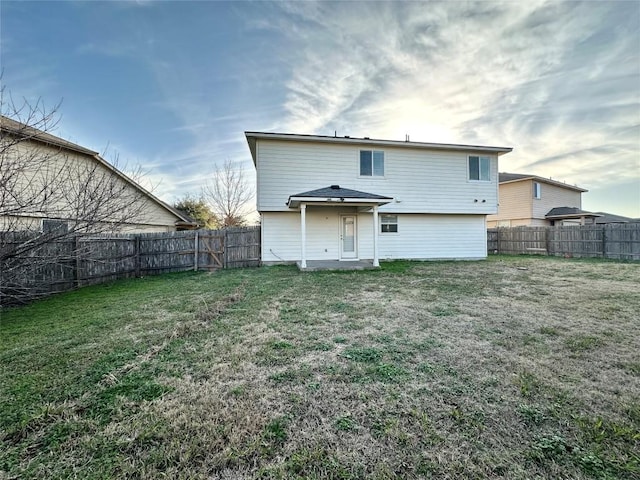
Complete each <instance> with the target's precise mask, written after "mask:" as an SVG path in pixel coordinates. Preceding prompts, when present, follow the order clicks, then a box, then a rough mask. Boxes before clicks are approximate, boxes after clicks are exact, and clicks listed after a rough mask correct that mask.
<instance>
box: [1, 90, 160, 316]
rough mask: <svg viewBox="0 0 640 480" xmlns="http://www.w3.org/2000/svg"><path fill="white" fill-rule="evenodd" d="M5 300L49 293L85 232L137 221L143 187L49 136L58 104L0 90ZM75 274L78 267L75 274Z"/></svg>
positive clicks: (90, 154)
mask: <svg viewBox="0 0 640 480" xmlns="http://www.w3.org/2000/svg"><path fill="white" fill-rule="evenodd" d="M0 106H1V114H2V115H1V116H0V134H1V137H0V305H6V304H10V303H15V302H17V301H20V300H29V299H32V298H35V297H37V296H40V295H43V294H46V293H48V292H50V291H51V289H52V286H51V285H50V284H48V283H47V282H48V281H49V277H50V276H51V275H49V273H50V272H51V271H53V270H56V269H58V270H60V269H71V266H72V264H73V263H74V262H75V261H76V260H75V259H76V258H77V256H78V255H80V254H81V252H79V251H78V250H79V249H80V248H81V243H80V242H78V241H76V240H75V239H77V238H78V235H81V234H88V233H91V234H97V233H108V232H120V231H123V230H126V229H127V226H128V225H130V224H135V223H137V222H140V219H141V218H142V216H143V215H144V211H145V209H146V208H147V206H148V203H147V202H148V200H147V198H145V197H146V196H145V194H144V191H142V190H141V189H139V188H135V187H133V184H132V182H133V181H132V180H131V179H130V178H129V177H127V176H125V175H124V174H123V173H121V172H120V171H119V170H118V169H117V168H115V167H114V166H113V165H111V164H109V163H107V162H106V161H105V160H104V159H102V157H101V156H100V155H98V154H97V153H96V152H93V151H91V150H88V149H85V148H83V147H80V146H78V145H75V144H73V143H70V142H67V141H65V140H63V139H61V138H58V137H56V136H53V135H51V133H50V132H51V131H52V130H53V129H54V128H55V127H56V125H57V123H58V106H56V107H54V108H52V109H50V110H47V109H46V108H45V106H44V105H43V103H42V102H41V101H37V102H36V103H35V104H33V103H30V102H28V101H26V100H23V101H22V102H20V103H19V104H18V103H15V102H14V101H13V99H12V98H11V97H10V96H7V95H6V94H5V92H4V89H2V90H1V91H0ZM76 273H77V272H76Z"/></svg>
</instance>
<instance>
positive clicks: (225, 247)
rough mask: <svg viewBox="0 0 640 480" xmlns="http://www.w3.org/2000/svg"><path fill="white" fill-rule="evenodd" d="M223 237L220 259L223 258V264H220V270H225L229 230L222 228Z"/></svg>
mask: <svg viewBox="0 0 640 480" xmlns="http://www.w3.org/2000/svg"><path fill="white" fill-rule="evenodd" d="M223 231H224V236H223V237H222V258H223V262H222V268H227V252H228V249H227V243H228V241H229V235H228V234H229V229H228V227H227V228H224V229H223Z"/></svg>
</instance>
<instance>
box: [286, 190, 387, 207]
mask: <svg viewBox="0 0 640 480" xmlns="http://www.w3.org/2000/svg"><path fill="white" fill-rule="evenodd" d="M392 200H393V197H385V196H384V195H377V194H375V193H367V192H361V191H359V190H351V189H350V188H342V187H341V186H340V185H330V186H328V187H324V188H318V189H317V190H309V191H308V192H302V193H297V194H295V195H291V196H290V197H289V199H288V200H287V205H288V206H289V207H290V208H298V207H299V206H300V203H303V202H304V203H316V204H317V203H319V202H323V203H334V204H335V203H339V204H343V203H349V204H356V205H357V204H367V205H370V204H376V205H384V204H386V203H389V202H391V201H392Z"/></svg>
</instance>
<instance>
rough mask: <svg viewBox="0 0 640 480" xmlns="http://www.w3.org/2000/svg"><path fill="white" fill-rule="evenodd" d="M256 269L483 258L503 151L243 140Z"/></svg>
mask: <svg viewBox="0 0 640 480" xmlns="http://www.w3.org/2000/svg"><path fill="white" fill-rule="evenodd" d="M245 135H246V138H247V142H248V144H249V149H250V150H251V156H252V158H253V163H254V165H255V167H256V172H257V192H256V194H257V210H258V212H259V213H260V216H261V226H262V261H263V263H265V264H271V263H289V262H291V263H294V262H297V263H299V264H300V266H301V267H302V268H306V267H307V261H309V260H347V261H348V260H369V261H371V262H372V263H373V265H374V266H377V265H378V260H379V258H381V259H436V258H450V259H481V258H486V255H487V246H486V222H485V219H486V215H487V214H491V213H496V211H497V203H498V156H500V155H502V154H505V153H508V152H510V151H511V148H503V147H486V146H474V145H447V144H439V143H420V142H409V141H405V142H402V141H392V140H372V139H369V138H367V137H365V138H350V137H327V136H316V135H295V134H280V133H262V132H245Z"/></svg>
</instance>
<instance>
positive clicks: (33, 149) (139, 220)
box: [0, 116, 197, 233]
mask: <svg viewBox="0 0 640 480" xmlns="http://www.w3.org/2000/svg"><path fill="white" fill-rule="evenodd" d="M0 131H1V133H2V144H1V145H0V149H1V151H2V158H1V161H0V163H2V169H3V172H1V177H0V178H1V179H2V180H4V182H5V185H2V192H1V193H2V205H1V208H0V226H2V229H4V230H7V229H11V230H13V229H18V230H23V229H29V230H40V231H43V232H47V231H49V230H51V229H58V228H64V229H67V228H68V227H69V224H70V223H73V222H76V223H77V222H81V221H87V220H88V219H86V218H72V217H74V216H77V215H76V214H75V213H70V212H78V211H86V212H88V214H89V213H93V214H95V212H92V211H91V210H92V205H91V203H92V198H93V197H92V195H98V194H100V193H102V194H103V195H109V194H110V192H113V194H112V197H115V196H118V195H120V196H121V198H123V199H131V202H132V203H135V213H132V214H131V216H130V217H129V218H127V222H126V223H122V224H118V227H117V230H118V231H120V232H127V233H134V232H166V231H174V230H182V229H192V228H197V224H196V223H195V222H194V221H193V219H191V218H189V217H188V216H187V215H185V214H183V213H182V212H180V211H178V210H176V209H175V208H173V207H171V206H169V205H167V204H166V203H164V202H162V201H161V200H160V199H158V198H157V197H155V196H154V195H153V194H151V193H150V192H148V191H147V190H145V189H144V188H143V187H141V186H140V185H138V184H137V183H136V182H134V181H133V180H131V179H130V178H129V177H127V176H126V175H125V174H123V173H122V172H120V171H119V170H118V169H116V168H115V167H114V166H113V165H111V164H109V163H108V162H107V161H106V160H104V159H103V158H102V157H101V156H100V155H99V154H98V153H97V152H94V151H92V150H89V149H87V148H84V147H81V146H80V145H76V144H74V143H71V142H69V141H67V140H64V139H62V138H59V137H56V136H54V135H51V134H49V133H45V132H42V131H40V130H36V129H33V128H31V127H28V126H26V125H23V124H21V123H19V122H16V121H14V120H12V119H10V118H7V117H4V116H0ZM18 164H19V165H18ZM74 172H77V175H74ZM83 173H84V174H85V177H87V178H79V177H82V176H83V175H82V174H83ZM62 177H64V178H62ZM67 177H68V178H67ZM96 177H98V178H103V179H107V180H108V185H107V186H106V187H104V188H108V189H110V190H107V191H106V192H98V193H96V192H95V191H91V187H88V185H91V181H92V180H94V179H95V178H96ZM96 183H97V182H96ZM6 184H11V186H7V185H6ZM105 184H106V182H103V186H104V185H105ZM47 188H49V189H50V190H51V191H50V192H47V191H46V189H47ZM11 189H13V191H11ZM26 189H30V191H29V192H27V193H25V190H26ZM83 189H84V190H83ZM54 190H58V192H56V191H54ZM60 190H65V194H64V196H65V198H64V199H63V198H62V197H63V195H62V194H59V195H56V194H57V193H59V191H60ZM31 192H32V197H33V196H36V195H38V196H39V197H40V198H39V199H38V200H37V201H34V202H33V204H29V205H26V206H25V204H26V203H28V202H25V199H26V200H28V199H29V195H30V194H31ZM79 192H80V193H79ZM16 194H18V196H19V195H21V196H22V198H17V197H16ZM72 195H73V198H72V200H71V201H70V200H69V198H70V197H72ZM47 196H49V198H50V199H51V200H50V202H58V204H60V205H66V206H60V207H58V206H57V205H51V204H48V203H47V202H48V200H47ZM81 198H82V199H83V201H84V202H85V203H86V205H84V206H83V207H82V208H77V207H70V206H69V205H71V203H72V202H79V201H80V199H81ZM125 201H127V200H125ZM12 202H13V204H12ZM131 210H132V211H133V210H134V207H131ZM52 212H56V213H52ZM65 212H68V213H66V214H65ZM100 218H101V220H104V221H102V222H101V225H103V226H104V225H108V224H109V221H110V219H109V216H108V214H106V215H101V216H100ZM103 230H106V229H103Z"/></svg>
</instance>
